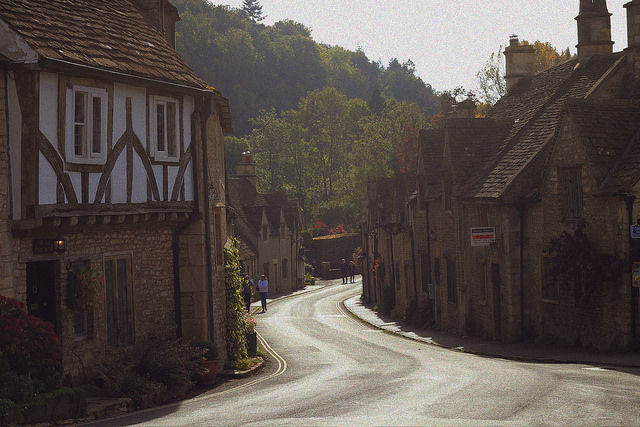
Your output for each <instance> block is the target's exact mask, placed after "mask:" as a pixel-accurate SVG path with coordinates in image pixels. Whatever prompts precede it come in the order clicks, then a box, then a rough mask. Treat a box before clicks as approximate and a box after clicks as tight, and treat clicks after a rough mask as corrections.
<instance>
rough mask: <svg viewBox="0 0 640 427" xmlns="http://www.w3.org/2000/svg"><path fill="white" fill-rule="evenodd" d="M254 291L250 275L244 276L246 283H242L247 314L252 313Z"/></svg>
mask: <svg viewBox="0 0 640 427" xmlns="http://www.w3.org/2000/svg"><path fill="white" fill-rule="evenodd" d="M252 289H253V281H252V280H251V279H250V278H249V275H248V274H246V275H245V276H244V282H242V295H243V297H244V304H245V305H246V306H247V313H251V297H252V296H253V295H252V292H251V290H252Z"/></svg>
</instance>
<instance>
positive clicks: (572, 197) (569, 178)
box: [558, 166, 584, 222]
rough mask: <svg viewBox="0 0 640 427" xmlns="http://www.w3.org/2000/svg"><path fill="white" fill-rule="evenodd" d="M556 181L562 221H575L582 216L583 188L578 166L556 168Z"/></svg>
mask: <svg viewBox="0 0 640 427" xmlns="http://www.w3.org/2000/svg"><path fill="white" fill-rule="evenodd" d="M558 183H559V185H560V195H561V198H562V200H561V202H562V219H563V221H569V222H575V221H580V220H582V219H583V218H584V190H583V187H582V168H581V167H580V166H571V167H563V168H559V169H558Z"/></svg>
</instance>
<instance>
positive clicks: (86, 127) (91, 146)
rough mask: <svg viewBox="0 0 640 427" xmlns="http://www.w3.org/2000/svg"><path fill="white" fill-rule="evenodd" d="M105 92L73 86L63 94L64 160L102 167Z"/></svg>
mask: <svg viewBox="0 0 640 427" xmlns="http://www.w3.org/2000/svg"><path fill="white" fill-rule="evenodd" d="M107 99H108V97H107V91H106V90H105V89H99V88H92V87H86V86H74V87H73V89H71V90H69V92H68V95H67V117H68V119H67V132H66V150H65V151H66V157H67V161H69V162H71V163H86V164H104V163H105V160H106V158H107V156H106V151H107Z"/></svg>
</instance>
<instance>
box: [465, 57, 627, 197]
mask: <svg viewBox="0 0 640 427" xmlns="http://www.w3.org/2000/svg"><path fill="white" fill-rule="evenodd" d="M622 55H623V54H621V53H618V54H612V55H603V56H594V57H592V58H591V60H590V61H589V62H587V63H586V64H584V65H582V66H579V67H577V65H578V64H577V60H571V61H567V62H565V63H564V64H561V65H558V66H556V67H553V68H550V69H548V70H546V71H543V72H541V73H538V74H536V75H534V76H531V77H528V78H525V79H523V80H521V81H520V82H518V84H516V85H515V86H514V87H513V88H511V90H510V91H509V93H508V94H507V95H506V96H504V97H502V99H500V101H498V102H497V103H496V105H495V107H494V108H493V109H492V110H491V111H490V112H489V114H488V117H490V118H499V119H508V120H513V126H512V127H511V130H510V131H509V133H508V135H507V136H506V137H505V138H504V139H503V141H502V142H501V144H500V145H499V146H498V147H497V149H496V153H495V157H494V159H493V160H492V161H491V162H490V163H489V164H488V165H486V166H485V167H483V170H481V171H477V172H478V173H477V174H475V176H473V177H472V179H470V180H469V181H468V182H467V184H466V185H465V187H464V190H463V191H462V193H461V196H462V197H467V198H468V197H476V198H499V197H501V196H503V195H504V194H505V193H506V191H507V190H508V189H509V186H510V184H511V183H512V182H513V180H514V178H515V177H516V176H518V174H519V173H520V172H521V171H522V170H523V168H524V167H525V166H526V165H527V164H528V163H529V162H530V161H531V160H532V159H533V158H534V157H536V155H537V154H538V153H539V152H540V151H541V150H542V148H543V147H544V146H545V144H546V143H547V141H549V139H550V138H551V136H553V135H554V133H555V131H556V129H557V127H558V124H559V123H560V119H561V117H562V111H563V108H564V106H565V101H566V100H567V99H568V98H584V97H585V96H586V95H587V94H588V93H589V91H590V90H592V89H593V88H594V86H595V85H596V83H597V82H598V81H599V80H600V79H601V78H602V77H603V76H604V75H605V73H606V72H607V71H608V70H609V69H611V68H612V67H613V66H614V65H615V64H616V62H617V61H618V60H620V59H621V58H622Z"/></svg>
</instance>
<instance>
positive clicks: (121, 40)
mask: <svg viewBox="0 0 640 427" xmlns="http://www.w3.org/2000/svg"><path fill="white" fill-rule="evenodd" d="M0 20H2V21H4V22H6V23H7V24H8V25H9V27H10V28H11V29H12V30H13V31H15V32H16V33H17V34H18V35H19V36H20V37H22V38H23V39H24V40H25V41H26V42H27V43H28V44H29V46H30V47H31V48H32V49H33V50H35V52H36V53H37V54H38V56H39V58H40V59H50V60H55V61H62V62H65V63H71V64H75V65H80V66H84V67H92V68H98V69H101V70H107V71H110V72H115V73H123V74H128V75H132V76H136V77H142V78H148V79H153V80H160V81H164V82H170V83H174V84H180V85H186V86H189V87H193V88H197V89H205V88H206V87H207V84H206V83H205V82H204V81H203V80H202V79H200V78H199V77H198V76H197V75H196V73H195V72H194V71H193V70H191V68H189V66H187V64H186V63H185V62H184V61H183V60H182V59H181V58H180V56H179V55H178V54H177V53H176V52H175V50H174V49H173V48H172V47H171V46H170V45H169V43H168V42H167V41H166V40H165V39H164V37H163V36H162V34H161V33H160V32H159V31H158V30H157V29H156V28H155V27H154V26H153V25H152V24H151V23H150V22H148V21H147V20H146V19H145V18H144V17H143V15H142V14H141V13H140V11H139V10H138V8H136V6H134V4H133V3H132V2H131V1H129V0H0Z"/></svg>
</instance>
